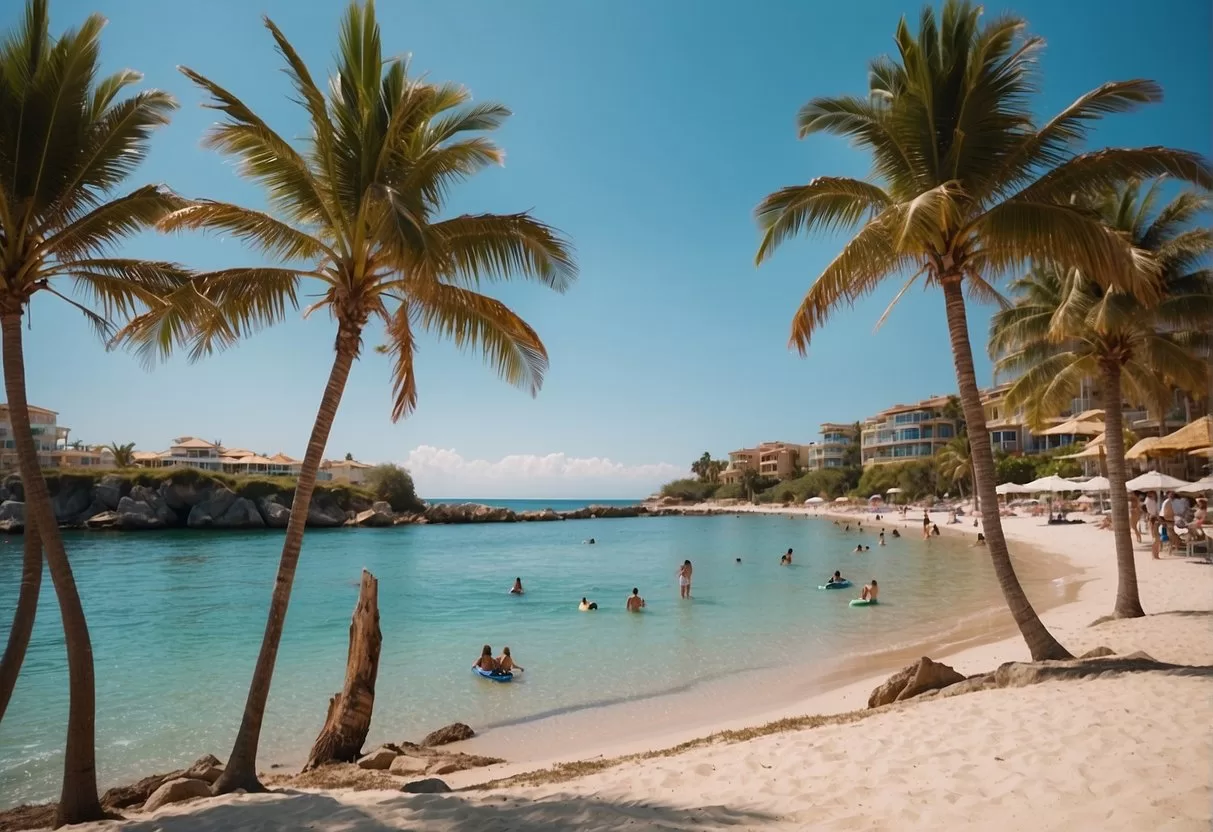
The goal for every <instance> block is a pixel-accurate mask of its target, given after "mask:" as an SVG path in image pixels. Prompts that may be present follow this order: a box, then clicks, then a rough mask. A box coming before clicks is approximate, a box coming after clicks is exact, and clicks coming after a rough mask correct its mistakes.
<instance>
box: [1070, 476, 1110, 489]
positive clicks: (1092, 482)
mask: <svg viewBox="0 0 1213 832" xmlns="http://www.w3.org/2000/svg"><path fill="white" fill-rule="evenodd" d="M1111 489H1112V484H1111V483H1110V482H1108V478H1107V477H1091V479H1089V480H1087V481H1086V482H1080V483H1078V490H1079V491H1110V490H1111Z"/></svg>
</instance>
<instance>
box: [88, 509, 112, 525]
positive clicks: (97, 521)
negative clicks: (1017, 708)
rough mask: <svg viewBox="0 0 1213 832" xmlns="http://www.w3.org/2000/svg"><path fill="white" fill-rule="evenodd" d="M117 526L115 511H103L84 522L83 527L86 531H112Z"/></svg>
mask: <svg viewBox="0 0 1213 832" xmlns="http://www.w3.org/2000/svg"><path fill="white" fill-rule="evenodd" d="M117 525H118V512H116V511H103V512H100V513H99V514H94V515H93V516H92V517H90V518H88V519H87V520H85V521H84V527H85V528H88V529H112V528H114V527H115V526H117Z"/></svg>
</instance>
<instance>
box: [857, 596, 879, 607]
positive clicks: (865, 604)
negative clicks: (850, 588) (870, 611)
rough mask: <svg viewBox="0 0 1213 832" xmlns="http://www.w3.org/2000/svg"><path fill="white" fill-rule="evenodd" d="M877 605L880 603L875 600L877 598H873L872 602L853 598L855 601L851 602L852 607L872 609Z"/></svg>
mask: <svg viewBox="0 0 1213 832" xmlns="http://www.w3.org/2000/svg"><path fill="white" fill-rule="evenodd" d="M877 603H879V601H878V600H877V599H875V598H873V599H872V600H871V601H865V600H864V599H862V598H853V599H852V600H851V606H852V607H870V606H872V605H874V604H877Z"/></svg>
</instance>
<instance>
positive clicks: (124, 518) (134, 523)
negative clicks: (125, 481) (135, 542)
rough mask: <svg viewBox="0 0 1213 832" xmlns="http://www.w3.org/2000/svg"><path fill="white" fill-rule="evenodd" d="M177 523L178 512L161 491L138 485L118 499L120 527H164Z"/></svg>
mask: <svg viewBox="0 0 1213 832" xmlns="http://www.w3.org/2000/svg"><path fill="white" fill-rule="evenodd" d="M175 525H177V513H176V512H175V511H173V510H172V509H171V508H169V507H168V504H167V503H165V502H164V498H163V497H161V496H160V494H159V492H157V491H154V490H152V489H151V488H148V487H147V486H145V485H136V486H135V487H134V488H132V489H131V491H130V494H128V495H126V496H125V497H123V498H122V499H120V500H119V501H118V521H117V523H115V526H116V527H117V528H119V529H163V528H167V527H169V526H175Z"/></svg>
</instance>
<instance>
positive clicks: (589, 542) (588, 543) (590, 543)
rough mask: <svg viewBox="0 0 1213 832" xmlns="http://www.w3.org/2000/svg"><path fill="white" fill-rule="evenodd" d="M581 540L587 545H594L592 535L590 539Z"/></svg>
mask: <svg viewBox="0 0 1213 832" xmlns="http://www.w3.org/2000/svg"><path fill="white" fill-rule="evenodd" d="M581 542H582V543H584V544H585V545H586V546H593V545H594V538H592V537H591V538H590V539H589V540H583V541H581Z"/></svg>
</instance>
